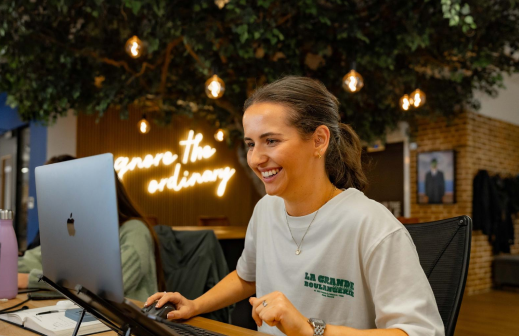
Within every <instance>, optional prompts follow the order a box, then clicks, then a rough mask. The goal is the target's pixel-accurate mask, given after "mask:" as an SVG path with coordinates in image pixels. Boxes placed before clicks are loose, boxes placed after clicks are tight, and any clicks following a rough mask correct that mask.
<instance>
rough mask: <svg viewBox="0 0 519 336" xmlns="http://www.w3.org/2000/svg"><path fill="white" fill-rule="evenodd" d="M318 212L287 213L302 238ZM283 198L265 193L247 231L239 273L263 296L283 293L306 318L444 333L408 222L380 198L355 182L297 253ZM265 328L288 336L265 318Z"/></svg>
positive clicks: (420, 334) (323, 212)
mask: <svg viewBox="0 0 519 336" xmlns="http://www.w3.org/2000/svg"><path fill="white" fill-rule="evenodd" d="M314 215H315V213H312V214H309V215H306V216H301V217H291V216H288V221H289V224H290V227H291V229H292V233H293V235H294V239H295V240H296V241H297V242H298V243H299V242H300V241H301V238H302V237H303V235H304V233H305V231H306V229H307V227H308V225H309V224H310V221H311V220H312V218H313V216H314ZM296 249H297V246H296V244H295V243H294V241H293V240H292V237H291V235H290V232H289V229H288V226H287V223H286V219H285V207H284V201H283V199H281V198H279V197H276V196H268V195H267V196H265V197H263V198H262V199H261V200H260V201H259V202H258V204H257V205H256V207H255V208H254V213H253V215H252V218H251V220H250V223H249V227H248V229H247V235H246V237H245V249H244V250H243V253H242V256H241V257H240V259H239V261H238V265H237V267H236V269H237V272H238V276H239V277H240V278H242V279H243V280H245V281H255V282H256V294H257V297H261V296H263V295H266V294H269V293H271V292H274V291H280V292H282V293H283V294H284V295H285V296H286V297H287V298H288V299H289V300H290V302H292V304H294V306H295V307H296V308H297V309H298V310H299V311H300V312H301V313H302V314H303V315H304V316H306V317H308V318H310V317H314V318H320V319H323V320H325V322H326V323H327V324H331V325H342V326H348V327H352V328H357V329H374V328H379V329H388V328H399V329H402V330H404V331H405V332H406V333H407V334H409V336H415V335H416V336H440V335H444V333H445V332H444V326H443V322H442V320H441V317H440V314H439V312H438V307H437V305H436V301H435V299H434V295H433V292H432V290H431V286H430V285H429V282H428V280H427V278H426V276H425V274H424V271H423V269H422V267H421V266H420V262H419V259H418V254H417V252H416V248H415V246H414V244H413V241H412V239H411V236H410V235H409V233H408V232H407V230H406V229H405V227H404V226H403V225H402V224H401V223H400V222H399V221H398V220H397V219H396V218H395V217H394V216H393V215H392V214H391V213H390V212H389V211H388V210H387V209H386V208H385V207H384V206H383V205H381V204H379V203H377V202H375V201H373V200H370V199H369V198H367V197H366V196H365V195H364V194H363V193H362V192H360V191H358V190H357V189H354V188H349V189H347V190H345V191H343V192H342V193H340V194H339V195H337V196H336V197H334V198H333V199H331V200H330V201H329V202H328V203H326V204H325V205H324V206H323V207H321V209H320V210H319V212H318V213H317V216H316V217H315V220H314V222H313V224H312V226H311V227H310V229H309V231H308V233H307V235H306V237H305V239H304V241H303V244H302V245H301V254H300V255H296V254H295V251H296ZM259 331H261V332H265V333H269V334H276V335H283V333H281V331H280V330H279V329H277V328H276V327H270V326H268V325H267V324H266V323H263V325H262V326H261V327H260V328H259Z"/></svg>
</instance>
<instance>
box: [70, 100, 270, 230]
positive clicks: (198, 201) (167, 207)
mask: <svg viewBox="0 0 519 336" xmlns="http://www.w3.org/2000/svg"><path fill="white" fill-rule="evenodd" d="M141 117H142V113H141V112H140V111H139V110H137V109H134V110H130V117H129V119H128V120H120V119H119V116H118V113H117V112H116V111H109V112H107V114H105V116H103V117H102V118H101V119H100V120H99V121H98V122H97V123H96V118H95V117H94V116H84V115H80V116H79V117H78V126H77V127H78V130H77V155H78V157H86V156H91V155H97V154H102V153H113V155H114V159H115V158H117V157H120V156H125V157H129V158H130V159H131V158H132V157H141V158H144V157H145V156H146V155H147V154H151V155H155V154H157V153H164V152H166V151H170V152H172V153H173V154H177V155H178V156H179V158H178V159H177V161H175V162H174V163H173V164H171V165H169V166H164V165H163V164H160V165H159V166H158V167H155V166H152V167H150V168H148V169H136V170H134V171H129V172H127V173H126V174H125V175H124V177H123V184H124V186H125V187H126V189H127V191H128V193H129V194H130V196H131V198H132V199H133V200H134V202H135V203H137V204H138V206H139V207H140V208H141V210H142V211H143V212H144V213H145V214H146V215H153V216H157V218H158V223H159V224H163V225H180V226H186V225H197V222H198V217H199V216H227V217H228V218H229V220H230V224H231V225H236V226H240V225H247V224H248V222H249V219H250V216H251V215H252V211H253V209H254V205H255V204H256V202H257V201H258V200H259V198H260V196H259V195H258V193H257V192H256V191H255V189H254V187H253V186H252V182H251V181H250V180H249V178H248V177H247V176H246V174H245V171H244V168H243V167H242V166H241V165H240V164H239V162H238V158H237V156H236V151H235V150H234V149H231V148H229V147H228V146H227V144H226V143H225V142H223V143H221V142H217V141H216V140H215V139H214V132H215V129H214V128H213V127H211V126H209V125H207V123H205V122H204V121H201V120H196V119H188V118H179V119H176V120H174V121H173V123H172V124H171V125H169V126H167V127H161V126H158V125H156V124H154V123H153V122H150V123H151V130H150V132H149V133H148V134H141V133H140V132H138V129H137V123H138V121H139V120H140V119H141ZM190 129H192V130H194V131H195V134H196V133H202V134H203V136H204V138H203V140H202V141H201V145H203V146H206V145H208V146H211V147H213V148H215V149H216V153H215V154H214V155H213V156H212V157H210V158H208V159H202V160H199V161H197V162H195V163H191V162H188V163H187V164H182V169H181V172H183V171H184V170H187V171H189V173H191V172H200V173H202V172H203V171H204V170H206V169H210V170H213V169H215V168H223V167H226V166H229V167H232V168H234V169H236V173H235V174H234V175H233V176H232V177H231V178H230V180H229V182H228V183H227V188H226V192H225V194H224V196H223V197H218V196H217V195H216V191H217V188H218V185H219V181H217V182H208V183H205V184H197V185H195V186H194V187H190V188H185V189H182V190H180V191H178V192H175V191H173V190H169V189H167V188H166V189H164V191H163V192H156V193H154V194H150V193H149V192H148V190H147V189H148V184H149V182H150V180H152V179H156V180H158V181H160V179H161V178H167V177H169V176H171V175H173V171H174V169H175V164H176V163H177V162H181V160H182V156H183V154H184V150H185V147H184V146H181V145H180V144H179V142H180V141H181V140H185V139H187V137H188V132H189V130H190ZM247 169H248V168H247ZM181 176H182V175H181Z"/></svg>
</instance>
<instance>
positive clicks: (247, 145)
mask: <svg viewBox="0 0 519 336" xmlns="http://www.w3.org/2000/svg"><path fill="white" fill-rule="evenodd" d="M253 147H254V143H253V142H247V143H245V148H247V149H248V150H251V149H252V148H253Z"/></svg>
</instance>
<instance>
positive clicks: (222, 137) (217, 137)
mask: <svg viewBox="0 0 519 336" xmlns="http://www.w3.org/2000/svg"><path fill="white" fill-rule="evenodd" d="M225 136H226V132H225V130H223V129H221V128H219V129H218V130H217V131H216V132H215V133H214V138H215V140H216V141H219V142H222V141H224V140H225Z"/></svg>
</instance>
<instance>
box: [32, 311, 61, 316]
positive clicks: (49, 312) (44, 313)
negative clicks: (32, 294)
mask: <svg viewBox="0 0 519 336" xmlns="http://www.w3.org/2000/svg"><path fill="white" fill-rule="evenodd" d="M52 313H59V310H49V311H46V312H43V313H38V314H36V315H46V314H52Z"/></svg>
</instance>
